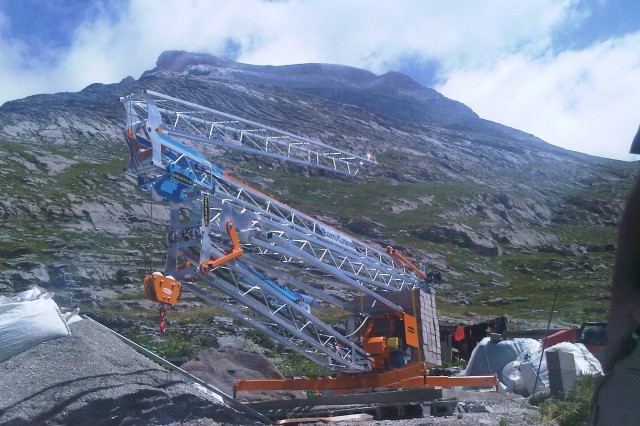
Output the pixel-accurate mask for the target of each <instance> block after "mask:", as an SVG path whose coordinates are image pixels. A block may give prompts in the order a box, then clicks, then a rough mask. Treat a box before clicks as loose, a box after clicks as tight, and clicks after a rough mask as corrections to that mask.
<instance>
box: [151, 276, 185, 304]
mask: <svg viewBox="0 0 640 426" xmlns="http://www.w3.org/2000/svg"><path fill="white" fill-rule="evenodd" d="M181 291H182V286H181V285H180V281H178V280H174V279H173V278H172V277H168V276H167V277H165V276H164V275H162V274H161V273H160V272H154V273H153V274H151V275H147V276H145V277H144V292H145V293H146V295H147V299H149V300H152V301H154V302H160V303H167V304H169V305H175V304H177V303H178V301H179V299H180V292H181Z"/></svg>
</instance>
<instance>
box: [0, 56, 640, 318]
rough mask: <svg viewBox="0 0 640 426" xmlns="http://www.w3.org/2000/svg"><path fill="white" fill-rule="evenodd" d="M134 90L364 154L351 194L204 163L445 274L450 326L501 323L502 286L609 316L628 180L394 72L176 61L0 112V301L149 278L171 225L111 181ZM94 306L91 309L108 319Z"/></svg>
mask: <svg viewBox="0 0 640 426" xmlns="http://www.w3.org/2000/svg"><path fill="white" fill-rule="evenodd" d="M141 89H152V90H156V91H159V92H162V93H166V94H168V95H171V96H175V97H179V98H182V99H186V100H189V101H191V102H195V103H199V104H202V105H206V106H210V107H212V108H215V109H219V110H222V111H226V112H229V113H231V114H235V115H239V116H242V117H245V118H248V119H251V120H255V121H259V122H261V123H265V124H268V125H270V126H272V127H276V128H280V129H283V130H287V131H290V132H293V133H296V134H301V135H305V136H310V137H313V138H316V139H319V140H322V141H326V142H327V143H330V144H332V145H337V146H341V147H344V148H346V149H350V150H354V151H357V152H359V153H365V152H369V153H372V154H374V155H376V157H377V159H378V161H379V162H380V164H381V165H380V166H379V167H377V168H375V169H372V170H370V171H368V172H367V173H366V174H364V175H363V176H361V177H360V178H359V179H357V180H355V181H352V180H344V179H339V178H335V177H332V176H328V175H326V174H325V173H319V172H317V171H315V170H308V169H305V168H301V167H298V166H290V165H282V164H279V163H278V162H275V161H273V160H268V159H262V158H252V157H250V156H246V155H243V154H238V153H234V152H226V153H225V152H223V151H222V150H215V151H214V150H208V149H205V152H206V153H207V154H208V155H209V156H210V157H211V159H212V161H213V162H214V163H215V164H217V165H220V166H222V167H223V168H225V169H228V170H230V171H231V173H232V174H234V175H236V176H237V177H239V178H240V179H242V180H245V181H248V183H250V184H252V185H255V186H257V187H259V188H261V189H262V190H263V191H265V192H266V193H268V194H271V195H273V196H275V197H276V198H279V199H281V201H284V202H286V203H288V204H290V205H292V206H294V207H296V208H299V209H300V210H303V211H305V212H307V213H309V214H311V215H315V216H317V217H319V218H321V219H322V220H325V221H327V222H329V223H330V224H332V225H334V226H337V227H341V228H343V229H345V230H346V231H347V232H350V233H355V234H356V235H357V236H359V237H361V238H363V239H366V240H368V241H370V242H372V244H378V245H380V246H381V247H386V246H387V245H394V246H395V247H397V248H400V249H401V250H404V251H405V252H406V254H408V255H409V256H411V257H413V258H415V259H417V261H418V263H422V264H424V265H425V267H427V268H428V269H434V270H440V271H442V272H444V273H445V277H446V279H447V284H446V285H445V286H443V288H442V289H441V294H442V304H441V305H440V306H441V309H442V310H443V312H447V311H449V312H450V313H451V315H454V314H455V315H457V314H459V313H460V312H461V309H464V310H469V309H471V308H469V307H468V306H466V305H467V304H472V305H474V307H473V310H474V311H475V312H479V313H491V312H495V311H492V310H491V309H488V308H487V307H486V306H485V303H484V302H485V301H486V300H490V299H491V298H495V296H496V295H495V294H492V293H495V292H496V291H497V290H496V289H497V287H500V290H499V291H500V292H503V293H504V292H507V293H508V292H512V293H518V294H521V293H523V292H524V293H527V294H528V293H530V292H531V291H532V290H531V289H533V288H534V289H537V290H536V291H534V292H535V293H537V294H535V295H528V296H525V297H524V298H525V299H527V298H529V299H528V300H524V301H522V303H521V305H518V306H522V307H525V306H528V307H530V306H531V305H532V304H533V305H535V304H536V303H538V302H540V303H542V302H544V301H545V299H544V298H543V297H542V296H541V294H542V295H546V296H548V294H549V291H550V289H551V288H553V287H554V285H556V284H558V283H562V284H563V285H564V286H565V287H566V288H568V290H567V291H568V294H569V295H570V297H575V298H576V299H575V301H576V303H578V302H580V300H579V295H580V294H582V295H584V294H586V295H587V296H588V297H587V300H585V302H584V306H583V305H580V309H581V310H582V311H584V309H595V310H596V311H597V312H600V311H601V310H602V306H603V304H604V303H606V302H602V301H601V300H600V301H599V300H597V298H598V297H606V296H602V295H603V294H605V293H606V289H604V287H605V286H606V284H607V282H608V280H609V276H610V271H611V266H612V259H613V251H614V250H615V245H614V242H615V237H614V234H615V224H616V223H617V221H618V218H619V216H620V213H621V209H622V205H623V201H624V197H625V194H626V191H627V190H628V188H629V187H630V184H631V182H632V176H633V174H634V173H635V171H636V170H637V166H636V165H635V164H628V163H623V162H619V161H613V160H605V159H600V158H595V157H590V156H587V155H583V154H578V153H575V152H570V151H566V150H563V149H561V148H558V147H555V146H552V145H549V144H547V143H545V142H544V141H542V140H540V139H538V138H536V137H534V136H532V135H529V134H526V133H523V132H520V131H518V130H515V129H511V128H508V127H505V126H501V125H499V124H497V123H492V122H488V121H486V120H483V119H481V118H479V117H478V116H477V115H476V114H475V113H473V111H471V110H470V109H469V108H468V107H466V106H465V105H463V104H461V103H460V102H457V101H454V100H451V99H447V98H446V97H444V96H442V95H441V94H439V93H437V92H436V91H434V90H433V89H430V88H426V87H422V86H420V85H419V84H418V83H416V82H414V81H413V80H411V79H410V78H408V77H406V76H403V75H401V74H398V73H388V74H385V75H382V76H376V75H374V74H372V73H370V72H368V71H363V70H359V69H355V68H350V67H345V66H340V65H327V64H303V65H291V66H282V67H272V66H254V65H245V64H239V63H235V62H232V61H228V60H223V59H220V58H216V57H213V56H209V55H204V54H192V53H187V52H165V53H163V54H162V55H161V56H160V58H159V59H158V63H157V65H156V67H155V68H154V69H153V70H150V71H148V72H146V73H144V74H143V75H142V76H141V77H140V79H138V80H134V79H132V78H130V77H129V78H126V79H124V80H123V81H121V82H120V83H118V84H111V85H102V84H94V85H91V86H89V87H87V88H85V89H84V90H82V91H80V92H78V93H59V94H55V95H38V96H31V97H28V98H26V99H21V100H16V101H12V102H7V103H6V104H4V105H2V106H1V107H0V140H2V144H1V145H0V162H1V163H0V166H1V167H0V177H1V178H2V181H3V197H2V199H0V219H1V220H2V224H3V226H2V229H0V291H10V290H18V289H20V288H22V287H23V286H25V285H27V284H29V283H39V284H41V285H45V286H53V287H58V288H61V289H62V288H64V289H66V290H67V291H68V292H69V294H70V295H71V296H70V297H73V294H79V293H81V292H82V291H84V290H83V288H84V287H86V286H87V285H96V284H100V285H101V287H103V288H104V287H105V286H109V285H114V284H116V283H117V284H118V285H121V284H123V283H125V284H133V283H135V282H137V279H138V277H139V276H140V275H141V273H142V271H143V270H145V269H150V268H155V269H157V268H161V265H162V263H163V261H162V256H163V245H164V243H163V232H164V231H163V229H164V226H165V224H166V209H165V207H164V206H161V205H157V204H153V203H152V202H151V200H150V199H149V197H148V195H145V194H142V193H140V192H139V191H138V190H137V188H136V187H135V185H134V184H132V183H130V182H127V181H126V180H125V179H124V176H123V175H122V173H121V170H122V168H123V167H124V166H125V164H126V156H127V153H126V150H125V148H124V144H123V142H122V141H121V139H122V138H121V136H120V135H121V131H122V128H123V126H124V123H125V117H124V109H123V108H122V106H121V104H120V103H119V97H120V96H124V95H127V94H129V93H133V92H135V91H137V90H141ZM198 149H201V148H200V147H198ZM495 282H497V283H499V284H500V286H498V285H494V284H492V283H495ZM325 285H327V286H330V283H325ZM540 289H542V290H540ZM74 292H75V293H74ZM92 294H93V296H92V297H93V301H92V303H94V304H102V305H104V304H105V303H106V302H105V301H104V299H101V298H100V297H99V296H95V294H96V293H92ZM581 310H577V311H576V312H575V313H579V312H582V311H581Z"/></svg>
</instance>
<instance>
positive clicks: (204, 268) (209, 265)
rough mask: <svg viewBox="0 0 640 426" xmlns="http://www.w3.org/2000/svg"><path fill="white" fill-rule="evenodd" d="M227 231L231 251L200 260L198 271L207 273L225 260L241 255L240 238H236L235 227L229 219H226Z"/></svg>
mask: <svg viewBox="0 0 640 426" xmlns="http://www.w3.org/2000/svg"><path fill="white" fill-rule="evenodd" d="M227 232H228V233H229V236H230V237H231V242H232V243H233V248H232V249H231V251H229V252H228V253H227V254H225V255H224V256H222V257H221V258H219V259H214V260H205V261H204V262H202V263H201V264H200V272H202V273H203V274H207V273H209V271H211V270H212V269H213V268H215V267H218V266H220V265H222V264H223V263H225V262H228V261H230V260H233V259H237V258H238V257H240V256H242V253H243V251H242V247H241V246H240V240H238V234H237V232H236V228H235V226H233V222H231V221H230V220H229V221H227Z"/></svg>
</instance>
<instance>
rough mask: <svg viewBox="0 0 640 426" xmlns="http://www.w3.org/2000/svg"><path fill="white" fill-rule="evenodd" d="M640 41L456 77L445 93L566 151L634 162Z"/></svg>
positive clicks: (518, 58) (521, 60)
mask: <svg viewBox="0 0 640 426" xmlns="http://www.w3.org/2000/svg"><path fill="white" fill-rule="evenodd" d="M639 51H640V33H636V34H633V35H628V36H626V37H624V38H620V39H612V40H607V41H604V42H601V43H599V44H596V45H593V46H591V47H590V48H588V49H585V50H582V51H567V52H563V53H561V54H559V55H557V56H555V57H551V56H547V57H543V58H540V59H530V58H526V57H524V56H523V55H518V54H514V55H512V56H509V57H507V58H503V59H502V60H500V61H499V62H497V63H496V64H495V65H494V66H492V67H489V68H484V69H480V70H473V71H460V72H453V73H452V74H450V75H449V77H448V79H447V82H446V83H445V84H443V85H442V86H441V87H439V90H441V91H442V92H443V93H444V94H445V95H446V96H449V97H452V98H454V99H464V102H465V103H466V104H467V105H469V106H470V107H471V108H473V109H474V110H475V111H476V112H477V113H478V114H479V115H480V116H482V117H484V118H487V119H490V120H494V121H498V122H500V123H502V124H505V125H507V126H511V127H514V128H517V129H520V130H524V131H526V132H529V133H532V134H534V135H536V136H538V137H540V138H542V139H544V140H545V141H547V142H550V143H553V144H554V145H559V146H562V147H564V148H567V149H572V150H576V151H580V152H586V153H590V154H593V155H600V156H606V157H610V158H618V159H627V158H628V156H627V153H628V152H629V146H630V143H631V139H632V138H633V135H634V134H635V131H636V129H637V127H638V124H640V108H638V106H637V105H638V98H639V97H640V56H638V52H639Z"/></svg>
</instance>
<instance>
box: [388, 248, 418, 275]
mask: <svg viewBox="0 0 640 426" xmlns="http://www.w3.org/2000/svg"><path fill="white" fill-rule="evenodd" d="M387 254H388V255H389V256H391V257H393V258H394V259H396V260H398V261H400V262H402V263H404V264H405V265H407V266H408V267H409V268H411V270H412V271H413V272H415V273H416V275H417V276H419V277H420V278H422V279H423V280H424V279H425V278H427V276H426V275H425V273H424V272H422V271H421V270H420V269H419V268H418V267H417V266H416V265H414V264H413V263H411V261H410V260H409V259H407V258H406V257H404V256H403V255H402V254H400V252H399V251H397V250H396V249H394V248H393V247H391V246H389V247H387Z"/></svg>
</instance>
